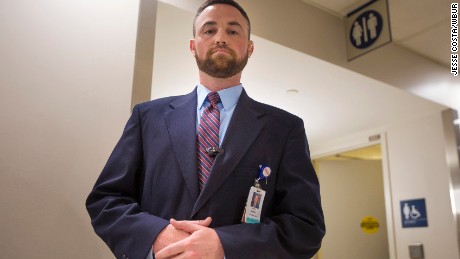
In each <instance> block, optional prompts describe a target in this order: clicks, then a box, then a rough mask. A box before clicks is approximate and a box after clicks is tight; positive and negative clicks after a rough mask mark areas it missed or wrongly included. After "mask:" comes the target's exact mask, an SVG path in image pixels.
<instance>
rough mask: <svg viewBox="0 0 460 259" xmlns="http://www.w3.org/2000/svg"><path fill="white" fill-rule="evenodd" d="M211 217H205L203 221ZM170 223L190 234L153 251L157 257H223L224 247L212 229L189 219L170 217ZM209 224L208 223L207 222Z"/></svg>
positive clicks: (212, 258) (178, 258)
mask: <svg viewBox="0 0 460 259" xmlns="http://www.w3.org/2000/svg"><path fill="white" fill-rule="evenodd" d="M208 219H209V223H211V222H210V221H211V218H209V217H208V218H206V220H205V221H207V220H208ZM170 223H171V225H168V226H173V227H174V228H176V229H177V230H180V231H185V232H187V233H190V236H189V237H187V238H184V239H183V240H181V241H178V242H176V243H174V244H171V245H169V246H167V247H165V248H164V249H162V250H160V251H159V252H158V253H155V257H156V258H157V259H164V258H175V259H181V258H206V259H207V258H209V259H216V258H218V259H221V258H224V249H223V247H222V244H221V243H220V239H219V237H218V236H217V233H216V231H215V230H214V229H212V228H208V226H204V225H198V224H195V223H193V222H191V221H176V220H174V219H171V221H170ZM208 225H209V224H208Z"/></svg>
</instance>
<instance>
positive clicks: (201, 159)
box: [197, 92, 220, 190]
mask: <svg viewBox="0 0 460 259" xmlns="http://www.w3.org/2000/svg"><path fill="white" fill-rule="evenodd" d="M206 98H207V99H208V101H209V102H210V103H211V104H210V105H209V106H208V107H206V108H205V109H204V110H203V112H202V113H201V119H200V125H199V126H198V135H197V138H198V139H197V140H198V142H197V143H198V145H197V149H198V150H197V151H198V152H197V153H198V178H199V179H198V180H199V184H200V190H203V188H204V185H205V184H206V180H207V179H208V177H209V174H210V173H211V168H212V165H213V164H214V159H215V158H214V156H212V155H210V154H208V153H207V152H206V150H207V149H208V148H210V147H215V148H218V147H219V127H220V111H219V107H218V106H217V103H218V102H220V97H219V94H218V93H217V92H210V93H209V94H208V96H207V97H206Z"/></svg>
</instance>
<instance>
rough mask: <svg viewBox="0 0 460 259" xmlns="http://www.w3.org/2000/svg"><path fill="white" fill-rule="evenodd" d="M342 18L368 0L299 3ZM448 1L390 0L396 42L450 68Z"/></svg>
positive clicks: (393, 34) (392, 29)
mask: <svg viewBox="0 0 460 259" xmlns="http://www.w3.org/2000/svg"><path fill="white" fill-rule="evenodd" d="M300 1H302V2H305V3H307V4H310V5H313V6H316V7H318V8H320V9H323V10H325V11H327V12H329V13H331V14H333V15H335V16H338V17H340V18H343V17H345V16H346V15H347V13H349V12H350V11H353V10H355V9H356V8H358V7H360V6H361V5H363V4H365V3H367V2H369V0H300ZM451 3H452V1H447V0H388V6H389V11H390V12H389V13H390V24H391V34H392V38H393V42H394V43H396V44H398V45H400V46H403V47H405V48H408V49H410V50H412V51H414V52H416V53H418V54H420V55H422V56H424V57H427V58H429V59H431V60H433V61H435V62H437V63H440V64H443V65H444V66H449V67H450V4H451Z"/></svg>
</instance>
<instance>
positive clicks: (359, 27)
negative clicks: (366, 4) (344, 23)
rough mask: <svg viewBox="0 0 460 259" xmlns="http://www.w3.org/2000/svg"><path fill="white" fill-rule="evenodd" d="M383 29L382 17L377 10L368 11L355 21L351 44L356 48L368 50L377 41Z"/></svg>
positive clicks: (351, 31)
mask: <svg viewBox="0 0 460 259" xmlns="http://www.w3.org/2000/svg"><path fill="white" fill-rule="evenodd" d="M382 27H383V19H382V16H381V15H380V14H379V13H378V12H377V11H376V10H369V11H366V12H364V13H362V14H361V15H359V16H358V17H357V18H356V19H355V20H354V21H353V24H352V26H351V28H350V34H349V37H350V42H351V43H352V44H353V46H354V47H355V48H358V49H365V48H368V47H370V46H371V45H372V44H374V42H376V41H377V39H378V38H379V36H380V33H381V32H382Z"/></svg>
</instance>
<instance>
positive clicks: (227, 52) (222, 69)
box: [190, 4, 253, 78]
mask: <svg viewBox="0 0 460 259" xmlns="http://www.w3.org/2000/svg"><path fill="white" fill-rule="evenodd" d="M195 28H196V31H195V39H192V40H191V41H190V50H191V51H192V53H193V55H194V56H195V59H196V62H197V65H198V68H199V69H200V70H201V71H203V72H204V73H206V74H208V75H210V76H212V77H216V78H229V77H232V76H234V75H236V74H238V73H241V71H242V70H243V68H244V67H245V66H246V63H247V61H248V58H249V57H250V56H251V54H252V51H253V43H252V41H250V40H249V25H248V22H247V21H246V19H245V18H244V17H243V16H242V15H241V13H240V12H239V11H238V10H237V9H236V8H234V7H233V6H230V5H226V4H216V5H211V6H209V7H207V8H206V9H204V10H203V12H202V13H201V14H200V16H198V17H197V19H196V23H195Z"/></svg>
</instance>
